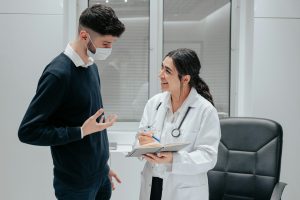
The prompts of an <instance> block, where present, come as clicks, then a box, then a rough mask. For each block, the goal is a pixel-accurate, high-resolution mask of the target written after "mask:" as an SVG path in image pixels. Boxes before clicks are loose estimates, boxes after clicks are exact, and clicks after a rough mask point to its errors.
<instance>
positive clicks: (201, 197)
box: [177, 185, 208, 200]
mask: <svg viewBox="0 0 300 200" xmlns="http://www.w3.org/2000/svg"><path fill="white" fill-rule="evenodd" d="M177 196H178V197H180V199H188V200H208V187H206V185H202V186H195V187H181V188H178V189H177Z"/></svg>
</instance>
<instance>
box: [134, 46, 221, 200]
mask: <svg viewBox="0 0 300 200" xmlns="http://www.w3.org/2000/svg"><path fill="white" fill-rule="evenodd" d="M200 68H201V65H200V61H199V58H198V56H197V54H196V53H195V52H194V51H192V50H190V49H177V50H174V51H171V52H169V53H168V54H167V55H166V57H165V58H164V60H163V62H162V66H161V71H160V75H159V77H160V81H161V88H162V90H163V93H160V94H157V95H156V96H154V97H152V98H151V99H150V100H149V101H148V103H147V104H146V106H145V109H144V113H143V117H142V120H141V122H140V128H141V127H150V129H151V131H148V132H145V133H140V134H139V135H138V137H137V138H138V140H137V141H136V143H137V145H145V144H148V143H153V142H156V141H155V140H154V139H153V137H152V136H155V137H156V138H158V139H159V140H160V143H162V144H167V143H177V142H187V143H189V145H188V146H187V147H185V148H184V149H183V150H181V151H179V152H176V153H172V152H164V153H159V154H146V155H144V156H143V157H144V159H146V160H147V162H146V164H145V167H144V169H143V171H142V173H141V175H142V176H141V191H140V200H160V199H162V200H208V195H209V194H208V192H209V190H208V180H207V171H208V170H210V169H212V168H213V167H214V166H215V164H216V161H217V153H218V145H219V141H220V122H219V118H218V114H217V111H216V109H215V107H214V104H213V99H212V96H211V94H210V92H209V88H208V86H207V85H206V83H205V82H204V81H203V80H202V79H201V78H200V77H199V73H200Z"/></svg>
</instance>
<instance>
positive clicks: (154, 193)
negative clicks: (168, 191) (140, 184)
mask: <svg viewBox="0 0 300 200" xmlns="http://www.w3.org/2000/svg"><path fill="white" fill-rule="evenodd" d="M162 185H163V179H161V178H158V177H152V186H151V194H150V200H161V193H162Z"/></svg>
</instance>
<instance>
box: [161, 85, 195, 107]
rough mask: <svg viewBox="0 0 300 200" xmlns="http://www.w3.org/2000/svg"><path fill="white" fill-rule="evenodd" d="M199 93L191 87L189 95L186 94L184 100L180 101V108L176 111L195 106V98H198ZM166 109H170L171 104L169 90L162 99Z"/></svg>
mask: <svg viewBox="0 0 300 200" xmlns="http://www.w3.org/2000/svg"><path fill="white" fill-rule="evenodd" d="M198 96H199V94H198V92H197V90H196V89H195V88H193V87H192V88H191V91H190V93H189V95H188V96H187V98H186V99H185V100H184V102H183V103H182V105H181V106H180V108H179V109H178V111H179V112H180V111H181V110H185V108H187V107H197V106H198V105H197V103H196V102H197V98H198ZM162 103H163V104H164V105H165V106H166V107H167V108H168V109H171V110H172V105H171V94H170V92H167V95H166V96H165V98H164V99H163V102H162Z"/></svg>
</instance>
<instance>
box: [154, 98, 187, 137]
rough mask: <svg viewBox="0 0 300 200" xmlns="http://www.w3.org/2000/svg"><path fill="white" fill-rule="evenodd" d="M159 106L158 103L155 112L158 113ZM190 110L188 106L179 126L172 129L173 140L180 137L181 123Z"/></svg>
mask: <svg viewBox="0 0 300 200" xmlns="http://www.w3.org/2000/svg"><path fill="white" fill-rule="evenodd" d="M160 105H161V102H160V103H159V104H158V106H157V107H156V111H158V109H159V107H160ZM190 109H191V107H190V106H189V107H188V109H187V111H186V112H185V114H184V116H183V118H182V120H181V122H180V124H179V126H178V127H177V128H174V129H173V130H172V132H171V135H172V136H173V137H174V138H178V137H179V136H180V135H181V130H180V128H181V125H182V124H183V122H184V120H185V118H186V116H187V115H188V113H189V111H190Z"/></svg>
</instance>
